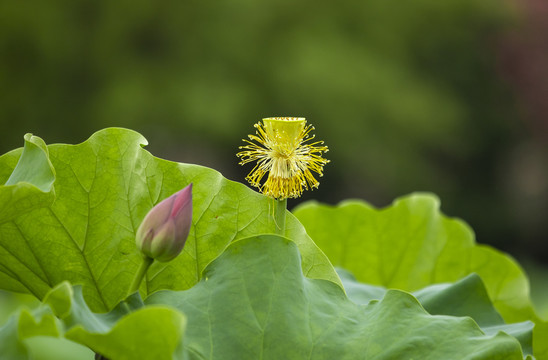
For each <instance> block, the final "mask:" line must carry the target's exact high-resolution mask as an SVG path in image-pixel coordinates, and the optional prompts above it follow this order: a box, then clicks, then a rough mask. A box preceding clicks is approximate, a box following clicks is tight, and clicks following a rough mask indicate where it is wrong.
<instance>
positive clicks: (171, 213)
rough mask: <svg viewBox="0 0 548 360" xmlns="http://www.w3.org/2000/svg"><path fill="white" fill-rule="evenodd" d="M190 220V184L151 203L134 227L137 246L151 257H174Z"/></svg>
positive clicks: (187, 230)
mask: <svg viewBox="0 0 548 360" xmlns="http://www.w3.org/2000/svg"><path fill="white" fill-rule="evenodd" d="M191 224H192V184H190V185H188V186H187V187H185V188H184V189H182V190H180V191H178V192H177V193H175V194H173V195H171V196H170V197H168V198H167V199H164V200H162V201H161V202H160V203H159V204H157V205H156V206H154V207H153V208H152V209H151V210H150V211H149V212H148V214H147V215H146V216H145V219H144V220H143V222H142V223H141V226H139V229H138V230H137V235H136V237H135V240H136V243H137V247H138V248H139V249H140V250H141V252H142V253H143V254H144V255H145V256H147V257H149V258H152V259H155V260H158V261H161V262H167V261H170V260H173V259H174V258H175V257H176V256H177V255H179V253H181V251H182V250H183V247H184V246H185V242H186V238H187V237H188V233H189V231H190V226H191Z"/></svg>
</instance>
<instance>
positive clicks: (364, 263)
mask: <svg viewBox="0 0 548 360" xmlns="http://www.w3.org/2000/svg"><path fill="white" fill-rule="evenodd" d="M439 205H440V204H439V200H438V199H437V198H436V197H435V196H434V195H430V194H423V193H416V194H412V195H410V196H406V197H403V198H400V199H397V200H396V201H394V203H393V204H392V205H391V206H389V207H387V208H384V209H377V208H374V207H373V206H371V205H369V204H367V203H365V202H363V201H357V200H352V201H346V202H343V203H341V204H339V205H338V206H334V207H333V206H328V205H322V204H319V203H316V202H308V203H305V204H302V205H301V206H299V207H298V208H297V209H295V210H294V214H295V216H296V217H297V218H298V219H299V220H300V221H301V223H302V224H303V225H304V226H305V228H306V230H307V232H308V234H309V235H310V236H311V237H312V239H314V241H315V242H316V244H318V246H320V248H321V249H322V250H323V251H324V252H325V254H326V255H327V256H328V257H329V259H330V260H331V261H332V263H333V265H335V266H340V267H342V268H345V269H348V270H349V271H350V272H352V273H353V274H354V275H355V276H356V278H357V279H358V280H359V281H360V282H362V283H368V284H371V285H379V286H384V287H386V288H396V289H402V290H406V291H414V290H417V289H421V288H424V287H426V286H428V285H431V284H436V283H444V282H449V283H452V282H455V281H457V280H459V279H461V278H463V277H465V276H466V275H468V274H471V273H477V274H478V275H479V276H480V277H481V278H482V280H483V282H484V283H485V286H486V288H487V292H488V294H489V297H490V298H491V299H492V301H493V304H494V306H495V308H496V309H497V310H498V311H499V312H500V314H501V315H502V316H503V318H504V319H505V320H506V321H507V322H509V323H513V322H521V321H525V320H532V321H534V322H535V324H536V326H535V329H534V331H533V348H534V353H535V356H536V357H537V358H538V359H548V340H547V339H548V326H547V325H546V323H545V322H543V321H542V320H541V319H539V318H538V317H537V316H536V315H535V313H534V310H533V308H532V304H531V301H530V299H529V283H528V280H527V278H526V276H525V274H524V272H523V271H522V269H521V268H520V266H519V265H518V264H517V263H516V262H515V261H514V260H513V259H512V258H511V257H510V256H508V255H506V254H504V253H502V252H500V251H497V250H495V249H493V248H491V247H489V246H484V245H477V244H476V243H475V240H474V233H473V231H472V230H471V229H470V227H469V226H468V225H466V224H465V223H464V222H463V221H461V220H458V219H451V218H448V217H446V216H444V215H443V214H442V213H441V212H440V210H439Z"/></svg>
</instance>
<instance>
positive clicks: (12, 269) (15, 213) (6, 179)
mask: <svg viewBox="0 0 548 360" xmlns="http://www.w3.org/2000/svg"><path fill="white" fill-rule="evenodd" d="M1 159H2V160H1V161H0V184H2V185H0V227H4V226H6V223H11V222H12V221H13V220H15V219H17V218H18V217H21V216H23V215H24V214H26V213H28V212H31V211H33V210H35V209H37V208H43V207H46V206H50V205H51V204H52V203H53V201H54V198H55V191H54V188H53V182H54V180H55V171H54V169H53V166H52V164H51V162H50V161H49V158H48V149H47V147H46V144H45V143H44V141H43V140H42V139H40V138H39V137H36V136H32V135H31V134H26V135H25V146H24V148H23V149H20V150H18V151H12V152H10V153H7V154H5V155H3V156H2V157H1ZM12 231H14V232H18V231H19V228H18V227H17V225H16V224H14V225H13V226H12ZM0 259H2V260H0V284H2V285H1V287H2V288H3V289H8V290H13V291H18V292H29V291H30V292H33V291H34V288H35V287H40V285H39V284H40V283H42V281H43V279H44V277H45V274H44V273H43V271H42V270H41V269H40V266H39V265H38V264H36V262H35V261H34V250H33V246H32V245H31V244H29V243H28V242H26V240H25V239H22V240H21V241H19V242H11V241H10V239H9V238H5V239H4V236H3V235H2V232H1V231H0ZM4 259H5V260H6V261H3V260H4ZM8 259H9V260H8ZM7 263H9V266H6V265H7ZM19 276H23V277H27V278H29V279H31V280H30V281H31V282H33V283H35V285H32V286H31V288H30V289H29V288H27V287H26V285H25V284H22V283H21V282H20V281H19V279H18V277H19Z"/></svg>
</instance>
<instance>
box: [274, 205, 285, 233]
mask: <svg viewBox="0 0 548 360" xmlns="http://www.w3.org/2000/svg"><path fill="white" fill-rule="evenodd" d="M275 202H276V205H275V210H274V222H275V225H276V234H278V235H282V236H284V235H285V212H286V210H287V199H282V200H275Z"/></svg>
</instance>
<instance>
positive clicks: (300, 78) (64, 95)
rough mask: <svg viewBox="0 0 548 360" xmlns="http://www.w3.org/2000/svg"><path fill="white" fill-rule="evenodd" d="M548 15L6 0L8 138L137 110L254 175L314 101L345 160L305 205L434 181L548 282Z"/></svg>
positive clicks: (223, 166)
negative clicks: (257, 130)
mask: <svg viewBox="0 0 548 360" xmlns="http://www.w3.org/2000/svg"><path fill="white" fill-rule="evenodd" d="M542 14H544V15H548V10H547V6H546V5H544V4H542V0H515V2H510V1H500V0H496V1H495V0H443V1H440V0H414V1H389V0H388V1H387V0H364V1H353V0H339V1H335V2H318V1H310V0H305V1H297V2H296V1H288V0H278V1H261V2H259V1H252V0H235V1H231V2H213V1H182V0H178V1H177V0H164V1H131V2H130V1H124V0H114V1H113V0H108V1H107V0H93V1H91V0H49V1H43V0H28V1H24V2H21V1H15V0H11V1H10V0H0V84H1V86H0V91H1V94H0V129H1V135H0V153H4V152H6V151H9V150H11V149H13V148H16V147H19V146H21V145H22V143H23V135H24V134H25V133H26V132H32V133H34V134H35V135H38V136H40V137H42V138H43V139H44V140H45V141H46V142H47V143H56V142H65V143H78V142H81V141H83V140H85V139H86V138H87V137H88V136H89V135H91V134H92V133H93V132H94V131H96V130H99V129H101V128H104V127H110V126H122V127H128V128H132V129H134V130H137V131H139V132H140V133H142V134H143V135H144V136H145V137H146V138H147V139H148V140H149V143H150V144H149V146H148V147H147V149H148V150H149V151H151V152H152V153H153V154H154V155H156V156H159V157H163V158H167V159H170V160H174V161H181V162H191V163H197V164H202V165H205V166H210V167H213V168H215V169H217V170H219V171H221V172H222V173H223V174H224V175H225V176H226V177H228V178H230V179H232V180H237V181H242V182H243V181H244V177H245V175H246V173H247V172H248V171H249V170H250V169H251V167H245V168H241V167H240V166H238V164H237V163H238V160H237V158H236V157H235V153H236V152H237V147H238V146H239V145H240V144H241V139H242V138H243V137H245V136H246V135H247V134H248V133H250V132H253V131H254V129H253V124H254V123H255V122H257V121H258V120H259V119H261V118H262V117H268V116H303V117H306V118H307V119H308V121H309V122H310V123H312V124H314V125H315V127H316V129H317V130H316V134H317V137H318V138H319V139H323V140H325V141H326V143H327V145H328V146H329V147H330V152H329V153H328V157H329V159H331V163H330V164H328V165H327V166H326V168H325V176H324V177H323V178H322V181H321V183H322V184H321V186H320V188H319V189H318V190H316V191H314V192H309V193H307V194H306V195H305V196H304V197H303V198H302V199H300V200H293V201H290V204H289V205H290V207H293V206H295V205H296V204H297V203H298V201H301V200H306V199H311V198H314V199H318V200H321V201H324V202H328V203H333V204H334V203H337V202H339V201H341V200H343V199H345V198H349V197H353V198H362V199H365V200H367V201H369V202H371V203H373V204H374V205H377V206H385V205H387V204H389V203H390V202H391V201H392V200H393V199H394V198H396V197H398V196H401V195H404V194H407V193H410V192H413V191H431V192H434V193H436V194H437V195H438V196H439V197H440V198H441V200H442V209H443V211H444V212H445V213H446V214H448V215H450V216H458V217H461V218H463V219H464V220H466V221H467V222H468V223H469V224H470V225H471V226H472V227H473V228H474V230H475V231H476V234H477V240H478V241H479V242H481V243H488V244H492V245H494V246H496V247H497V248H499V249H503V250H505V251H508V252H510V253H511V254H513V255H514V256H516V257H518V258H519V259H524V263H525V264H531V266H530V268H531V269H534V270H532V271H531V272H530V273H531V275H532V276H533V282H534V284H536V283H538V284H542V281H546V280H544V275H543V274H544V272H543V270H542V266H540V267H539V264H540V263H542V262H543V261H547V259H548V241H547V240H548V239H547V238H546V235H547V234H548V221H547V220H548V219H547V215H546V214H547V213H548V146H547V145H546V144H547V142H546V140H547V136H546V135H547V130H548V126H547V122H548V120H547V119H548V109H547V105H546V102H547V100H546V99H548V91H546V90H547V86H548V85H547V84H548V72H547V70H546V69H545V68H546V66H544V65H543V64H546V61H544V60H547V59H548V50H547V49H548V44H546V40H544V39H543V37H542V31H540V32H539V27H540V30H542V29H545V30H547V29H548V28H546V27H545V28H542V23H543V21H542V19H543V15H542ZM545 33H546V32H545ZM539 49H540V51H539ZM537 270H538V271H537ZM537 273H538V274H539V275H537V276H535V275H533V274H537ZM533 288H535V286H533ZM537 288H543V289H545V288H548V286H544V287H543V286H540V287H537ZM544 296H546V295H544ZM547 311H548V310H547Z"/></svg>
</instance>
